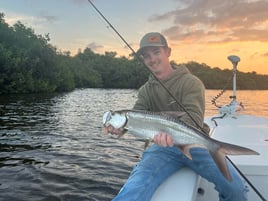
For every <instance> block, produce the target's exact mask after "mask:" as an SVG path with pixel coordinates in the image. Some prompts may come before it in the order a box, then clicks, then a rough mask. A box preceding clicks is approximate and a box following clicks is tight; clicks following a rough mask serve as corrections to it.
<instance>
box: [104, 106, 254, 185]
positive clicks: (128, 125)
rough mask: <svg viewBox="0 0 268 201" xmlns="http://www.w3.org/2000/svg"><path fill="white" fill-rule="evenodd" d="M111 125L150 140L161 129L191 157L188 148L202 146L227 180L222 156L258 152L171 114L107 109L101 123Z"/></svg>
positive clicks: (224, 161) (228, 174)
mask: <svg viewBox="0 0 268 201" xmlns="http://www.w3.org/2000/svg"><path fill="white" fill-rule="evenodd" d="M110 125H111V126H113V127H114V128H116V129H119V130H121V131H122V133H126V132H128V133H130V134H132V135H134V136H137V137H140V138H143V139H148V140H152V139H153V138H154V135H156V134H158V133H159V132H163V133H166V134H169V135H171V136H172V139H173V141H174V144H175V146H177V147H178V148H179V149H180V150H181V151H182V152H183V153H184V155H185V156H187V157H188V158H189V159H191V160H192V156H191V154H190V149H191V148H192V147H203V148H206V149H207V150H208V151H209V153H210V155H211V156H212V158H213V160H214V161H215V163H216V165H217V166H218V168H219V169H220V171H221V172H222V174H223V176H224V177H225V178H226V179H227V180H229V181H231V180H232V178H231V175H230V173H229V170H228V167H227V164H226V158H225V157H226V155H259V153H257V152H256V151H254V150H251V149H248V148H245V147H241V146H237V145H233V144H229V143H225V142H221V141H218V140H215V139H213V138H211V137H209V136H208V135H206V134H204V133H203V132H202V131H200V130H198V129H197V128H195V127H193V126H190V125H188V124H186V123H184V122H183V121H181V120H180V119H179V118H175V117H174V115H170V114H166V113H165V114H164V113H157V112H149V111H136V110H120V111H107V112H105V113H104V115H103V126H104V127H105V128H107V127H108V126H110Z"/></svg>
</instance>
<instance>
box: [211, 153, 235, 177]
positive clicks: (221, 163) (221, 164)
mask: <svg viewBox="0 0 268 201" xmlns="http://www.w3.org/2000/svg"><path fill="white" fill-rule="evenodd" d="M210 155H211V157H212V158H213V160H214V162H215V163H216V165H217V166H218V168H219V170H220V171H221V173H222V174H223V176H224V177H225V178H226V179H227V180H228V181H232V177H231V175H230V172H229V169H228V166H227V163H226V158H225V155H224V153H222V151H221V150H220V149H218V150H216V151H214V152H212V151H210Z"/></svg>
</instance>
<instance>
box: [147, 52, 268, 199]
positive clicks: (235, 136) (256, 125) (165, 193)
mask: <svg viewBox="0 0 268 201" xmlns="http://www.w3.org/2000/svg"><path fill="white" fill-rule="evenodd" d="M228 59H229V60H230V61H231V62H232V63H233V72H234V76H233V96H232V101H231V103H230V104H228V105H225V106H223V107H220V108H219V113H218V114H216V115H214V116H211V117H206V118H205V122H206V123H207V124H208V125H209V126H210V128H211V137H213V138H215V139H217V140H220V141H224V142H228V143H232V144H236V145H240V146H244V147H248V148H250V149H253V150H255V151H257V152H259V153H260V155H250V156H244V155H243V156H229V158H230V160H231V161H232V163H234V164H235V166H236V167H237V168H238V171H241V173H242V175H243V177H244V178H245V179H246V180H248V181H249V182H248V186H249V192H248V200H249V201H258V200H267V199H268V191H267V186H268V118H266V117H259V116H253V115H246V114H243V107H242V106H241V105H240V104H239V103H238V102H237V100H236V68H237V64H238V62H239V61H240V59H239V57H237V56H229V57H228ZM214 200H219V198H218V192H217V191H216V190H215V189H214V184H212V183H209V182H208V181H207V180H205V179H203V178H201V177H200V176H199V175H197V174H196V173H195V172H193V171H192V170H191V169H189V168H183V169H182V170H179V171H177V172H176V173H174V174H173V175H172V176H170V177H169V178H167V179H166V181H164V182H163V183H162V184H161V185H160V186H159V187H158V189H157V190H156V192H155V193H154V195H153V198H152V200H151V201H214Z"/></svg>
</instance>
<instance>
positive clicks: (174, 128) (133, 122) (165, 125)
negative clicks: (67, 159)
mask: <svg viewBox="0 0 268 201" xmlns="http://www.w3.org/2000/svg"><path fill="white" fill-rule="evenodd" d="M126 116H127V119H128V122H127V125H126V126H125V128H126V129H128V131H129V132H130V133H132V134H133V135H136V136H138V137H141V138H146V139H153V137H154V135H155V134H158V133H159V132H164V133H167V134H170V135H171V136H172V138H173V140H174V142H175V144H178V145H184V144H202V145H203V146H205V147H206V146H207V143H208V142H207V141H205V140H204V139H203V136H202V137H201V136H200V134H198V133H197V132H198V131H197V130H195V129H193V128H192V127H190V126H188V125H186V124H185V123H183V122H182V121H179V120H177V119H175V118H173V117H170V116H165V115H158V114H155V113H153V112H148V111H144V112H141V111H139V112H135V111H127V112H126Z"/></svg>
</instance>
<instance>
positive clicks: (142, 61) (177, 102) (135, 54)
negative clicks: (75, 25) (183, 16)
mask: <svg viewBox="0 0 268 201" xmlns="http://www.w3.org/2000/svg"><path fill="white" fill-rule="evenodd" d="M88 2H89V3H90V4H91V6H92V7H93V8H94V9H95V10H96V11H97V13H98V14H99V15H100V16H101V17H102V18H103V19H104V20H105V22H106V23H107V24H108V25H109V27H111V28H112V29H113V31H114V32H115V33H116V34H117V35H118V36H119V38H120V39H121V40H122V41H123V42H124V43H125V45H126V46H127V47H128V48H129V49H130V50H131V51H132V53H133V55H134V56H135V57H136V58H137V59H138V60H139V61H140V62H141V63H142V64H143V65H144V66H145V67H146V68H147V69H148V70H149V72H150V73H151V75H152V76H153V77H154V78H155V79H156V80H157V81H158V82H159V83H160V85H161V86H162V87H163V88H164V89H165V90H166V92H167V93H168V95H170V97H171V98H172V99H173V100H174V101H175V102H176V104H177V105H178V106H179V107H180V108H181V109H182V110H183V111H184V112H185V113H186V114H187V115H188V116H189V117H190V119H191V120H192V121H193V122H194V123H195V124H196V126H197V127H198V128H199V129H200V130H201V131H202V132H203V133H204V134H205V131H204V129H203V128H202V127H201V126H200V125H199V124H198V123H197V121H196V120H195V119H194V118H193V117H192V115H191V114H190V113H189V112H188V111H187V110H186V109H185V107H184V106H183V105H182V104H181V103H180V102H179V101H178V100H177V98H176V97H175V96H174V95H173V94H172V93H171V92H170V91H169V90H168V88H167V87H166V86H165V85H164V84H163V83H162V81H161V80H160V79H159V78H158V77H156V75H155V74H154V73H153V72H152V71H151V69H149V67H147V66H146V65H145V63H144V60H143V59H142V58H141V57H140V56H139V55H138V54H137V53H136V51H135V50H134V49H133V48H132V47H131V46H130V45H129V43H128V42H127V41H126V40H125V39H124V37H123V36H122V35H121V34H120V33H119V32H118V31H117V30H116V28H115V27H114V26H113V25H112V24H111V23H110V22H109V20H108V19H107V18H106V17H105V16H104V15H103V14H102V13H101V12H100V10H99V9H98V8H97V7H96V6H95V5H94V4H93V3H92V1H91V0H88ZM227 159H228V161H230V163H231V164H232V165H233V167H234V168H235V169H236V170H237V172H238V173H239V174H240V175H241V177H242V178H243V179H244V180H245V181H246V182H247V183H248V184H249V185H250V187H251V188H252V189H253V190H254V191H255V193H256V194H257V195H258V196H259V197H260V198H261V200H262V201H267V200H266V199H265V198H264V197H263V196H262V195H261V193H260V192H259V191H258V190H257V189H256V188H255V186H254V185H253V184H252V183H251V182H250V181H249V180H248V179H247V178H246V176H245V175H244V174H243V173H242V172H241V171H240V170H239V168H238V167H237V166H236V165H235V164H234V163H233V162H232V161H231V159H230V158H229V157H227Z"/></svg>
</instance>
